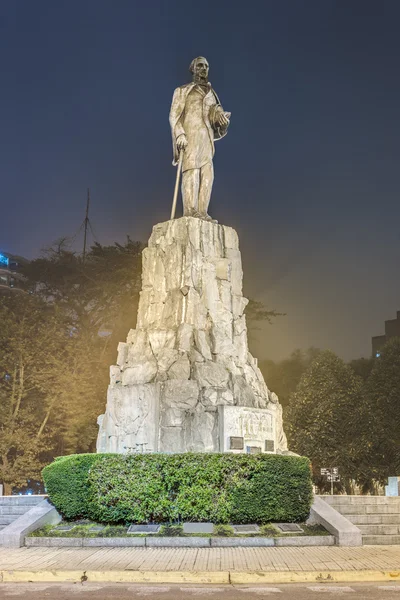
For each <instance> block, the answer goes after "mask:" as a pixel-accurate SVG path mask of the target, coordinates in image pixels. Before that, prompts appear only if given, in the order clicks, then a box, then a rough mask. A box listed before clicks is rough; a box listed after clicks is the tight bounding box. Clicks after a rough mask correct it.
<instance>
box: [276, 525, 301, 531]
mask: <svg viewBox="0 0 400 600" xmlns="http://www.w3.org/2000/svg"><path fill="white" fill-rule="evenodd" d="M276 526H277V527H278V529H280V530H281V531H282V533H302V531H304V530H303V529H302V528H301V527H300V525H297V523H277V524H276Z"/></svg>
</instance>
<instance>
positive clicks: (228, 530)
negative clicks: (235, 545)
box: [213, 524, 235, 537]
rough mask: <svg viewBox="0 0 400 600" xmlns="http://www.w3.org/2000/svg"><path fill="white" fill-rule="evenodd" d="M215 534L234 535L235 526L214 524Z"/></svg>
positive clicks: (222, 535)
mask: <svg viewBox="0 0 400 600" xmlns="http://www.w3.org/2000/svg"><path fill="white" fill-rule="evenodd" d="M213 533H214V535H219V536H221V537H232V536H233V535H234V534H235V532H234V530H233V527H231V525H223V524H220V525H214V531H213Z"/></svg>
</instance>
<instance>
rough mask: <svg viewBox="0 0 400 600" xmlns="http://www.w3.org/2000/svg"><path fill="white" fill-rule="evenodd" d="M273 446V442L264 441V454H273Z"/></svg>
mask: <svg viewBox="0 0 400 600" xmlns="http://www.w3.org/2000/svg"><path fill="white" fill-rule="evenodd" d="M274 451H275V444H274V440H265V452H274Z"/></svg>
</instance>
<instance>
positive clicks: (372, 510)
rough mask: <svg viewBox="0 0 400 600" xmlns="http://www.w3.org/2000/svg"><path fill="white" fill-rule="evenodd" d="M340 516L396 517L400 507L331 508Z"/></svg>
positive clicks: (351, 506) (352, 505)
mask: <svg viewBox="0 0 400 600" xmlns="http://www.w3.org/2000/svg"><path fill="white" fill-rule="evenodd" d="M332 508H335V509H336V510H337V511H338V512H340V514H342V515H344V516H347V515H371V514H372V515H396V514H397V515H398V514H400V507H399V506H396V505H387V506H386V505H384V504H381V505H376V504H364V505H362V504H361V505H358V506H356V505H354V504H343V505H342V506H333V505H332Z"/></svg>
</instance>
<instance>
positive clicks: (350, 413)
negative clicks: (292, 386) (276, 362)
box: [286, 351, 362, 481]
mask: <svg viewBox="0 0 400 600" xmlns="http://www.w3.org/2000/svg"><path fill="white" fill-rule="evenodd" d="M361 397H362V380H361V379H360V378H359V377H357V376H356V375H355V374H354V372H353V370H352V369H351V368H350V367H349V366H348V365H346V364H345V363H344V361H343V360H341V359H340V358H339V357H337V356H336V355H335V354H334V353H333V352H330V351H324V352H320V353H319V354H318V355H317V357H316V358H315V359H314V360H313V361H312V363H311V364H310V366H309V368H308V369H307V370H306V372H305V373H304V374H303V376H302V377H301V379H300V382H299V384H298V386H297V388H296V391H295V392H294V393H293V394H292V396H291V398H290V402H289V407H288V410H287V414H286V432H287V434H288V440H289V447H290V448H291V450H293V451H294V452H298V453H300V454H303V455H305V456H308V457H309V458H310V459H311V462H312V465H313V470H314V476H315V477H316V478H317V480H318V476H319V473H320V469H321V468H326V467H333V466H336V467H337V466H340V471H341V475H342V477H343V479H344V480H345V481H346V480H350V479H352V478H355V477H356V476H357V459H358V454H359V441H358V439H357V434H360V433H361V431H360V429H359V428H360V421H359V412H360V400H361ZM361 426H362V424H361Z"/></svg>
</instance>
